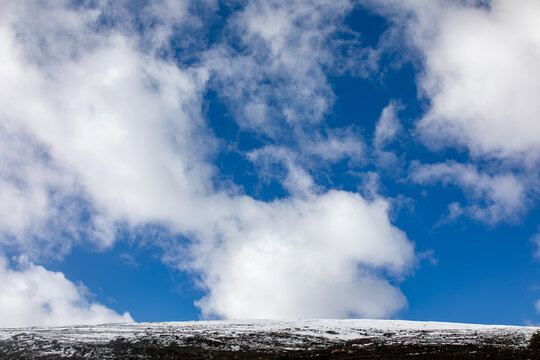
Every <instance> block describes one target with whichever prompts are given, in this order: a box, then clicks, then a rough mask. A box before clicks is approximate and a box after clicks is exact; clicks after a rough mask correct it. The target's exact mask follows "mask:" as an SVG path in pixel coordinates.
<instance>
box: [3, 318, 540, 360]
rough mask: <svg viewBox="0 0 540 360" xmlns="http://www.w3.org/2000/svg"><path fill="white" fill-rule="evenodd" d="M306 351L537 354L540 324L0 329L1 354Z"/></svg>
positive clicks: (393, 355) (399, 355) (252, 355)
mask: <svg viewBox="0 0 540 360" xmlns="http://www.w3.org/2000/svg"><path fill="white" fill-rule="evenodd" d="M423 324H427V325H425V326H423ZM307 358H317V359H405V358H415V359H434V358H436V359H485V358H492V359H540V330H539V329H538V328H526V327H489V326H483V327H480V326H478V327H476V326H466V325H459V324H456V326H455V327H452V326H451V325H450V324H443V325H441V326H440V327H438V326H437V323H413V322H399V321H388V322H384V321H380V322H374V321H363V320H347V321H333V322H332V321H329V320H321V321H316V320H312V321H298V322H264V321H258V322H201V323H152V324H129V325H127V324H126V325H110V326H107V325H100V326H94V327H92V326H76V327H57V328H31V329H4V330H0V359H307Z"/></svg>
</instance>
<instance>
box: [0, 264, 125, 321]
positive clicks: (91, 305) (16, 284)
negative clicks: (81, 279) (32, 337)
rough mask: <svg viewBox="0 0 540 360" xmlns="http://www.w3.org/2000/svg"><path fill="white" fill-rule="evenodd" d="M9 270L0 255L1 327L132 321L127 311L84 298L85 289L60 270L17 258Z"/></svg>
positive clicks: (85, 294) (85, 296) (85, 295)
mask: <svg viewBox="0 0 540 360" xmlns="http://www.w3.org/2000/svg"><path fill="white" fill-rule="evenodd" d="M17 267H18V268H17V269H11V268H10V267H9V265H8V262H7V259H5V258H4V257H3V256H0V283H1V284H2V291H1V292H0V327H24V326H40V325H43V326H49V325H73V324H88V325H91V324H106V323H116V322H132V321H133V319H132V318H131V316H130V315H129V313H127V312H126V313H124V314H122V315H120V314H118V313H116V312H115V311H113V310H111V309H109V308H107V307H105V306H103V305H101V304H98V303H95V302H90V301H89V300H88V299H87V292H88V291H87V290H86V289H85V288H84V287H83V286H82V285H79V286H77V285H75V284H73V283H72V282H71V281H69V280H68V279H66V278H65V276H64V274H62V273H61V272H52V271H48V270H47V269H45V268H44V267H42V266H39V265H35V264H32V263H31V262H28V260H27V259H25V258H24V257H20V258H19V259H18V260H17Z"/></svg>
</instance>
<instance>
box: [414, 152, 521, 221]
mask: <svg viewBox="0 0 540 360" xmlns="http://www.w3.org/2000/svg"><path fill="white" fill-rule="evenodd" d="M409 176H410V179H411V180H412V181H413V182H415V183H418V184H433V183H437V182H440V183H442V184H445V185H446V184H454V185H458V186H460V187H461V188H463V189H464V191H465V193H466V195H468V196H469V197H470V198H471V199H472V200H473V204H472V205H468V206H466V207H465V208H462V206H461V205H460V204H458V203H452V204H450V206H449V217H450V219H454V218H456V217H458V216H460V215H462V214H466V215H468V216H471V217H473V218H475V219H477V220H480V221H483V222H486V223H488V224H496V223H497V222H499V221H515V220H516V219H518V218H519V216H520V215H521V214H523V213H524V211H525V209H526V199H527V195H526V189H525V186H524V184H523V183H522V182H521V179H519V178H518V177H517V176H515V175H513V174H511V173H509V174H496V175H489V174H487V173H482V172H480V171H479V170H478V169H477V168H476V167H475V166H474V165H471V164H460V163H456V162H453V161H448V162H446V163H438V164H420V163H418V162H415V163H413V164H411V168H410V173H409Z"/></svg>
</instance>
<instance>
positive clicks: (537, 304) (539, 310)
mask: <svg viewBox="0 0 540 360" xmlns="http://www.w3.org/2000/svg"><path fill="white" fill-rule="evenodd" d="M534 308H535V310H536V313H538V314H540V300H537V301H536V302H535V303H534Z"/></svg>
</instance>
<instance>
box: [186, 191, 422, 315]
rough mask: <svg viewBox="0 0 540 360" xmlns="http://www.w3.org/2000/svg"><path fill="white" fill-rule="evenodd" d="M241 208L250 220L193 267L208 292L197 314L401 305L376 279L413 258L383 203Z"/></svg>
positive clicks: (328, 311)
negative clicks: (198, 269)
mask: <svg viewBox="0 0 540 360" xmlns="http://www.w3.org/2000/svg"><path fill="white" fill-rule="evenodd" d="M246 206H247V208H245V209H244V212H245V213H246V214H250V215H249V217H239V218H238V221H239V222H240V224H239V226H238V227H237V228H235V229H232V231H229V232H227V233H223V234H222V236H223V239H222V240H223V241H222V244H221V245H220V246H218V247H215V248H213V249H212V250H211V251H209V252H207V253H206V254H204V256H203V257H201V258H198V259H197V262H196V264H195V266H196V267H198V268H200V272H201V273H202V276H203V280H204V283H205V284H206V286H207V287H208V288H209V295H208V296H206V297H205V298H204V299H202V300H201V301H200V302H199V306H200V307H201V309H202V310H203V315H205V316H210V315H218V316H222V317H227V318H280V317H281V318H282V317H286V318H295V317H300V318H313V317H339V318H343V317H349V316H361V317H387V316H390V315H392V314H393V313H395V312H396V311H398V310H399V309H401V308H403V307H404V306H405V305H406V300H405V297H404V296H403V294H402V293H401V292H400V291H399V289H398V288H396V287H395V286H393V285H391V284H390V283H389V282H388V281H387V280H385V279H384V278H382V277H381V276H380V275H379V274H380V271H381V270H384V271H386V272H389V273H390V274H392V275H394V276H397V277H399V275H403V274H404V273H406V270H407V269H408V267H409V266H410V264H411V262H412V260H413V257H414V255H413V247H412V245H411V243H410V242H409V241H408V240H407V237H406V236H405V234H404V233H403V232H402V231H400V230H398V229H397V228H395V227H393V226H392V225H391V224H390V222H389V220H388V204H387V203H386V202H385V201H383V200H381V199H378V200H375V201H372V202H369V201H366V200H365V199H364V198H362V197H361V196H360V195H358V194H352V193H348V192H338V191H330V192H327V193H325V194H322V195H319V196H312V197H310V198H307V199H304V200H283V201H275V202H273V203H267V204H263V203H260V202H259V203H257V202H253V201H249V202H247V203H246ZM201 261H202V263H201Z"/></svg>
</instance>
